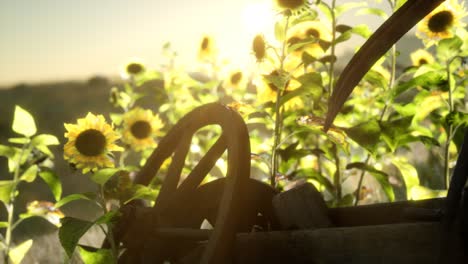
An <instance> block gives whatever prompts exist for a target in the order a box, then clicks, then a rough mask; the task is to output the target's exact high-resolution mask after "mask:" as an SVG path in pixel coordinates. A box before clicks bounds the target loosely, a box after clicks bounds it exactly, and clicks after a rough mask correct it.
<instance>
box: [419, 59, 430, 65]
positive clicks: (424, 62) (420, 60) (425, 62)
mask: <svg viewBox="0 0 468 264" xmlns="http://www.w3.org/2000/svg"><path fill="white" fill-rule="evenodd" d="M418 63H419V65H423V64H427V63H428V61H427V60H426V59H419V61H418Z"/></svg>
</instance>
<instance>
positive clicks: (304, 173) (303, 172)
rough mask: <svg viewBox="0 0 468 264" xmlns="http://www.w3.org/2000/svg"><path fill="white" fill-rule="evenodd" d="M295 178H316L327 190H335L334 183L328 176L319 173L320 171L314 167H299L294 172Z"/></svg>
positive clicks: (331, 191)
mask: <svg viewBox="0 0 468 264" xmlns="http://www.w3.org/2000/svg"><path fill="white" fill-rule="evenodd" d="M294 177H295V178H306V179H314V180H316V181H318V182H319V183H320V184H322V185H323V186H324V187H325V189H327V191H329V192H330V193H333V192H334V191H335V187H334V186H333V183H332V182H331V181H330V180H329V179H328V178H327V177H324V176H323V175H321V174H320V173H318V171H316V170H314V169H299V170H297V171H295V172H294Z"/></svg>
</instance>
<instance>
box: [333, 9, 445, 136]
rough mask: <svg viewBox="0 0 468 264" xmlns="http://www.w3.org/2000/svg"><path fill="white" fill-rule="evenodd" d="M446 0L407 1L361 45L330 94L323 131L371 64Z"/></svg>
mask: <svg viewBox="0 0 468 264" xmlns="http://www.w3.org/2000/svg"><path fill="white" fill-rule="evenodd" d="M444 1H445V0H408V1H407V2H406V3H405V4H404V5H403V6H402V7H400V8H399V9H398V10H397V11H396V12H395V13H394V14H393V15H392V16H391V17H390V18H389V19H388V20H387V21H385V22H384V23H383V24H382V26H380V27H379V28H378V29H377V31H376V32H375V33H374V34H373V35H372V36H371V37H370V38H369V39H368V40H367V41H366V43H364V45H363V46H362V47H361V48H360V50H359V51H358V52H357V53H356V54H355V55H354V56H353V58H352V59H351V61H350V62H349V63H348V65H346V67H345V68H344V70H343V72H342V74H341V76H340V77H339V79H338V81H337V83H336V86H335V89H334V90H333V93H332V95H331V98H330V101H329V105H328V113H327V117H326V119H325V124H324V130H325V131H327V130H328V129H329V128H330V126H331V124H332V123H333V120H334V119H335V117H336V115H337V114H338V112H339V111H340V109H341V107H342V106H343V104H344V103H345V101H346V99H347V98H348V96H349V95H350V94H351V92H352V91H353V90H354V87H356V85H357V84H358V83H359V81H360V80H361V79H362V77H363V76H364V75H365V74H366V73H367V72H368V71H369V69H370V68H371V67H372V65H374V63H375V62H376V61H377V60H378V59H379V58H380V57H382V56H383V55H384V54H385V52H387V51H388V50H389V49H390V48H391V47H392V45H393V44H395V43H396V42H397V41H398V40H399V39H400V38H401V37H402V36H403V35H404V34H405V33H406V32H408V31H409V30H410V29H411V28H412V27H413V26H414V25H416V23H418V22H419V21H420V20H421V19H423V18H424V17H425V16H426V15H427V14H429V13H430V12H431V11H432V10H434V9H435V8H436V7H437V6H438V5H440V4H441V3H442V2H444Z"/></svg>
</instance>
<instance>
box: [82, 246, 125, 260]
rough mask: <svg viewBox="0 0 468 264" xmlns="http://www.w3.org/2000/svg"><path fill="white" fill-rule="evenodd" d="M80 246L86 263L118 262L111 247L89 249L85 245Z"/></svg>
mask: <svg viewBox="0 0 468 264" xmlns="http://www.w3.org/2000/svg"><path fill="white" fill-rule="evenodd" d="M78 248H79V252H80V256H81V258H82V259H83V262H84V263H86V264H106V263H114V262H116V260H115V259H114V256H113V255H112V251H111V250H110V249H97V250H87V249H86V247H84V246H79V247H78Z"/></svg>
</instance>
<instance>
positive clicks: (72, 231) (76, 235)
mask: <svg viewBox="0 0 468 264" xmlns="http://www.w3.org/2000/svg"><path fill="white" fill-rule="evenodd" d="M61 223H62V226H61V227H60V228H59V232H58V235H59V240H60V243H61V244H62V247H63V249H64V250H65V252H66V253H67V255H68V257H69V258H71V256H72V255H73V252H74V251H75V248H76V246H77V244H78V241H79V240H80V238H81V237H82V236H83V235H84V234H85V233H86V232H87V231H88V230H89V228H91V227H92V226H93V225H94V223H93V222H89V221H85V220H81V219H77V218H73V217H64V218H62V220H61Z"/></svg>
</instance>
